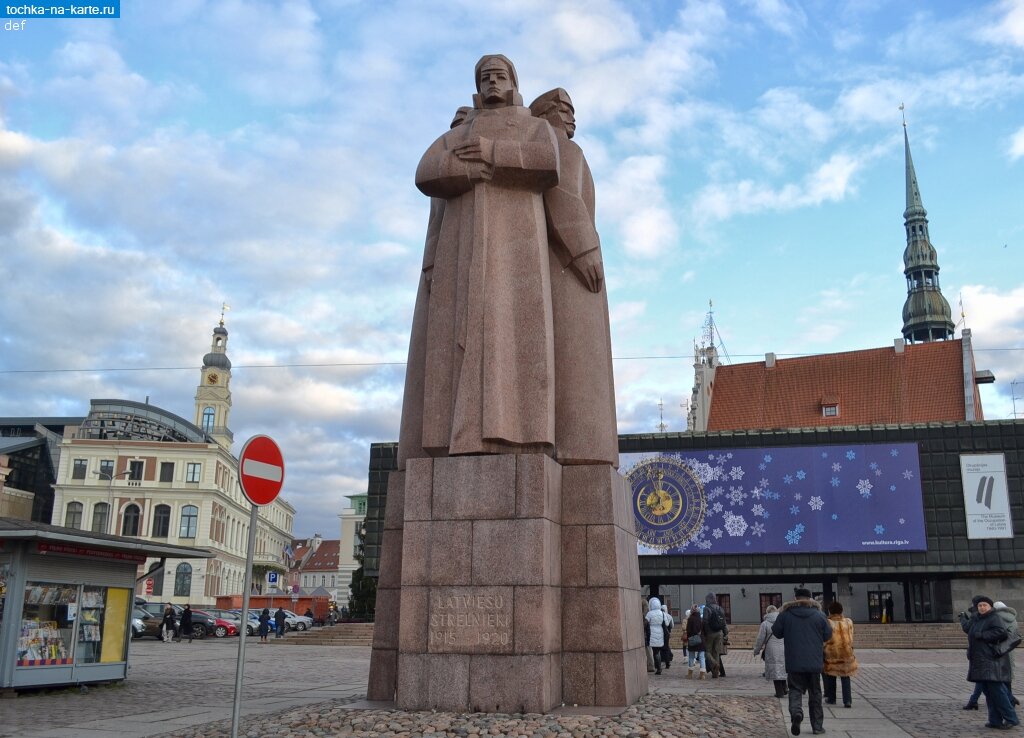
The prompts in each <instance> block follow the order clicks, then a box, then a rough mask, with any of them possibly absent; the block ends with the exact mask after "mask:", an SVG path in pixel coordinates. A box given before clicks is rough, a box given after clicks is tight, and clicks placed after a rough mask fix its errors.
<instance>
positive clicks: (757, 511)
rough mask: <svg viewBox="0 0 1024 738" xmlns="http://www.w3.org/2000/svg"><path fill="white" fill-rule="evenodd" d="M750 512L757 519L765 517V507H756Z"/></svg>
mask: <svg viewBox="0 0 1024 738" xmlns="http://www.w3.org/2000/svg"><path fill="white" fill-rule="evenodd" d="M750 512H751V514H752V515H753V516H754V517H755V518H761V517H764V505H754V506H753V507H752V508H750Z"/></svg>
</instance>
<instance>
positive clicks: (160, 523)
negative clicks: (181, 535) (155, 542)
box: [153, 505, 171, 538]
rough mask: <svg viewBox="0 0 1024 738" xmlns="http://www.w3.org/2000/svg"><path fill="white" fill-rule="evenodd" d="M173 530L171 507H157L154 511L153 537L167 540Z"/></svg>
mask: <svg viewBox="0 0 1024 738" xmlns="http://www.w3.org/2000/svg"><path fill="white" fill-rule="evenodd" d="M170 529H171V507H170V505H157V506H156V507H155V508H154V509H153V537H154V538H166V537H167V533H168V532H169V531H170Z"/></svg>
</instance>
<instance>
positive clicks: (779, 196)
mask: <svg viewBox="0 0 1024 738" xmlns="http://www.w3.org/2000/svg"><path fill="white" fill-rule="evenodd" d="M863 166H864V161H863V159H861V158H857V157H854V156H853V155H851V154H848V153H837V154H833V155H832V156H831V157H829V159H828V160H827V161H826V162H824V163H823V164H821V165H820V166H819V167H818V168H817V169H815V170H814V171H812V172H810V173H808V174H807V175H806V176H805V177H804V179H803V181H802V182H801V183H800V184H795V183H792V182H791V183H788V184H784V185H782V186H781V187H772V186H771V185H768V184H764V183H759V182H755V181H754V180H750V179H744V180H740V181H736V182H728V183H724V184H722V183H716V184H710V185H707V186H705V187H704V188H703V189H701V191H700V192H698V193H697V196H696V199H695V202H694V204H693V206H692V208H691V212H692V215H693V217H694V218H695V219H696V220H697V221H698V222H709V221H716V220H727V219H729V218H731V217H733V216H734V215H741V214H742V215H749V214H751V213H758V212H762V211H765V210H775V211H786V210H793V209H796V208H801V207H808V206H814V205H820V204H822V203H824V202H837V201H840V200H843V199H845V198H846V196H847V195H849V194H851V193H852V192H855V191H856V188H855V187H854V184H853V181H852V180H853V178H854V175H856V173H857V172H858V171H859V170H860V169H861V168H862V167H863Z"/></svg>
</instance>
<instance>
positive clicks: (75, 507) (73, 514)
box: [64, 502, 82, 528]
mask: <svg viewBox="0 0 1024 738" xmlns="http://www.w3.org/2000/svg"><path fill="white" fill-rule="evenodd" d="M64 527H65V528H81V527H82V503H81V502H69V503H68V508H67V510H66V511H65V513H64Z"/></svg>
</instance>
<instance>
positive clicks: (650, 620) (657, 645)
mask: <svg viewBox="0 0 1024 738" xmlns="http://www.w3.org/2000/svg"><path fill="white" fill-rule="evenodd" d="M644 619H645V620H646V621H647V628H646V630H648V632H649V633H650V640H649V641H648V644H649V645H650V647H651V652H652V653H653V654H654V673H655V674H660V673H661V649H662V647H664V645H665V643H666V642H667V638H666V637H665V635H666V634H665V623H666V621H665V613H663V612H662V611H661V600H659V599H658V598H657V597H652V598H651V599H650V601H649V602H648V603H647V616H646V617H645V618H644Z"/></svg>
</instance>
